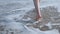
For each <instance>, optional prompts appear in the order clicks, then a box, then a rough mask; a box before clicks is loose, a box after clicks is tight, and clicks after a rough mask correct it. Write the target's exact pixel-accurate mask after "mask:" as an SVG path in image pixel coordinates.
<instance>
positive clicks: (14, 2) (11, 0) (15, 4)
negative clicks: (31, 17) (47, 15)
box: [0, 0, 60, 34]
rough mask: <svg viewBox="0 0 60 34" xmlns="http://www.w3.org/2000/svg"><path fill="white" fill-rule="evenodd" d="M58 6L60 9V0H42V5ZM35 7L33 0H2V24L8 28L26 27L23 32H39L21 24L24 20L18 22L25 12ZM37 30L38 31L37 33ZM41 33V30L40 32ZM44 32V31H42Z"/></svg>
mask: <svg viewBox="0 0 60 34" xmlns="http://www.w3.org/2000/svg"><path fill="white" fill-rule="evenodd" d="M47 6H56V7H57V8H58V11H60V10H59V9H60V7H59V6H60V0H41V1H40V7H41V8H42V7H47ZM33 8H34V4H33V0H0V24H1V25H7V28H10V27H11V28H13V27H14V28H17V29H19V28H20V30H23V29H24V33H23V34H25V33H26V34H28V33H27V32H29V33H30V34H37V33H38V32H36V31H34V32H30V31H28V30H27V29H25V28H24V26H23V25H21V23H22V22H19V23H18V22H16V19H17V20H19V19H20V18H21V17H23V15H24V14H25V12H28V11H29V10H31V9H33ZM35 32H36V33H35ZM39 33H40V32H39ZM39 33H38V34H39ZM42 34H44V33H42Z"/></svg>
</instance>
